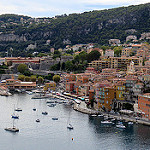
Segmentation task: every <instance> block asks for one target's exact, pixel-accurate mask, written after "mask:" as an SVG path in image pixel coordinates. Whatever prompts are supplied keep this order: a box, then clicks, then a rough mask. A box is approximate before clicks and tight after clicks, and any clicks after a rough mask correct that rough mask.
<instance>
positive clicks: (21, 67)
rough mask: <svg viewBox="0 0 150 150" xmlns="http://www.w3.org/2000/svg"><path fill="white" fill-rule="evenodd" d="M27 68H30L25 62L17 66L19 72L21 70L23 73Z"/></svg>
mask: <svg viewBox="0 0 150 150" xmlns="http://www.w3.org/2000/svg"><path fill="white" fill-rule="evenodd" d="M27 69H28V67H27V65H25V64H19V65H18V68H17V70H18V72H20V73H22V74H24V72H25V71H27Z"/></svg>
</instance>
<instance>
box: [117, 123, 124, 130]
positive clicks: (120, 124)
mask: <svg viewBox="0 0 150 150" xmlns="http://www.w3.org/2000/svg"><path fill="white" fill-rule="evenodd" d="M116 127H117V128H121V129H125V128H126V126H125V125H123V123H122V122H119V123H118V124H117V125H116Z"/></svg>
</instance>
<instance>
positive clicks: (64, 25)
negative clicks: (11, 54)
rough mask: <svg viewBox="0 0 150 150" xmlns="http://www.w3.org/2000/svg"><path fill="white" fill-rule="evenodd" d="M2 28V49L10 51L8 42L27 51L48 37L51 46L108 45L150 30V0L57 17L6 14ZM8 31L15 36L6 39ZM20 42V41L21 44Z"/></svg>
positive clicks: (1, 20) (0, 26)
mask: <svg viewBox="0 0 150 150" xmlns="http://www.w3.org/2000/svg"><path fill="white" fill-rule="evenodd" d="M16 16H17V17H16ZM15 18H16V20H15ZM129 29H135V30H129ZM0 30H1V34H0V41H1V44H0V49H1V51H4V50H6V49H7V47H8V45H9V46H13V47H14V49H20V50H23V49H25V48H26V47H27V45H28V44H30V43H34V42H35V41H36V42H37V45H42V44H45V42H46V40H51V43H50V46H51V47H56V48H59V47H63V46H65V45H66V44H69V43H71V44H78V43H99V44H101V45H103V44H106V45H107V44H108V40H109V39H113V38H118V39H120V40H121V41H122V42H124V41H125V39H126V36H128V35H132V34H134V35H136V36H137V37H138V38H139V37H140V35H141V33H143V32H150V3H147V4H141V5H135V6H129V7H119V8H114V9H108V10H100V11H91V12H85V13H82V14H70V15H68V16H67V15H62V16H57V17H55V18H36V19H35V18H31V17H27V16H19V15H9V16H8V15H2V16H0ZM133 31H135V32H134V33H132V32H133ZM6 34H7V36H8V37H9V36H15V37H14V38H12V39H9V38H3V36H6ZM8 34H9V35H8ZM4 39H5V40H4ZM6 39H7V40H6ZM16 41H17V43H18V42H20V45H19V46H18V45H16ZM22 42H23V43H22ZM40 50H42V49H40ZM43 51H44V49H43Z"/></svg>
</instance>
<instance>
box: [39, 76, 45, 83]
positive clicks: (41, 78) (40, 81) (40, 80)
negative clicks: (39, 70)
mask: <svg viewBox="0 0 150 150" xmlns="http://www.w3.org/2000/svg"><path fill="white" fill-rule="evenodd" d="M43 82H44V79H43V77H41V76H39V77H38V83H39V84H42V83H43Z"/></svg>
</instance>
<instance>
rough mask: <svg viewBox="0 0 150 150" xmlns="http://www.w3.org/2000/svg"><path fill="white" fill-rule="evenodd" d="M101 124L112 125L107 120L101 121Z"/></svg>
mask: <svg viewBox="0 0 150 150" xmlns="http://www.w3.org/2000/svg"><path fill="white" fill-rule="evenodd" d="M101 124H105V125H112V124H113V123H112V122H111V121H109V120H105V121H101Z"/></svg>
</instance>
